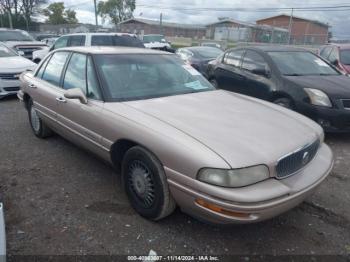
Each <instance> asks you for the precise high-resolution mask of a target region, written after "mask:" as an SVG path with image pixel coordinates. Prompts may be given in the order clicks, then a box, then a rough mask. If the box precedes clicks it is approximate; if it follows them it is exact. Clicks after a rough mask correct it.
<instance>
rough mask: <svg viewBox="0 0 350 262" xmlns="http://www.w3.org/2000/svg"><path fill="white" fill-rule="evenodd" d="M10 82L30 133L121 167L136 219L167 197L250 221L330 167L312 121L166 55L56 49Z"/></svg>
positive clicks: (162, 209)
mask: <svg viewBox="0 0 350 262" xmlns="http://www.w3.org/2000/svg"><path fill="white" fill-rule="evenodd" d="M97 76H98V77H97ZM21 81H22V85H21V91H20V93H19V94H18V97H19V99H20V100H21V101H23V102H24V105H25V108H26V109H27V110H28V116H29V122H30V124H31V128H32V130H33V132H34V134H35V135H36V136H38V137H40V138H44V137H47V136H49V135H50V134H51V132H52V131H54V132H57V133H59V134H61V135H62V136H64V137H66V138H67V139H69V140H71V141H73V142H75V143H77V144H79V145H80V146H82V147H84V148H86V149H88V150H90V151H92V152H94V153H96V154H97V155H99V156H100V157H101V158H102V159H104V160H106V161H108V162H110V163H111V164H113V165H114V166H115V167H116V168H117V169H121V174H122V181H123V182H122V184H123V187H124V188H125V190H126V193H127V195H128V198H129V200H130V202H131V205H132V206H133V207H134V209H135V210H136V211H137V212H138V213H139V214H140V215H141V216H143V217H146V218H148V219H152V220H158V219H161V218H163V217H165V216H167V215H169V214H170V213H172V211H173V210H174V208H175V205H178V206H180V207H181V209H182V210H184V211H185V212H187V213H189V214H192V215H194V216H196V217H200V218H202V219H205V220H208V221H211V222H216V223H249V222H257V221H261V220H264V219H268V218H271V217H274V216H276V215H278V214H280V213H282V212H285V211H287V210H289V209H291V208H292V207H294V206H296V205H298V204H299V203H300V202H302V201H303V200H304V199H305V198H306V197H307V196H309V195H310V194H311V193H312V192H313V191H314V190H315V189H316V187H317V186H318V185H319V184H320V183H321V182H322V181H323V180H324V179H325V178H326V177H327V175H328V174H329V172H330V171H331V169H332V164H333V157H332V152H331V150H330V149H329V147H328V146H327V145H326V144H324V142H323V140H324V134H323V130H322V128H321V127H320V126H319V125H317V124H316V123H315V122H313V121H311V120H309V119H307V118H305V117H304V116H302V115H300V114H297V113H295V112H293V111H291V110H288V109H285V108H283V107H280V106H276V105H273V104H270V103H267V102H264V101H262V100H258V99H254V98H249V97H245V96H241V95H238V94H234V93H230V92H227V91H224V90H215V89H214V87H213V86H212V85H211V84H210V83H209V82H208V81H207V80H206V79H205V78H204V77H203V76H201V75H200V74H199V73H198V72H197V71H196V70H195V69H193V68H192V67H191V66H189V65H186V64H185V63H183V62H182V61H181V59H179V58H178V57H177V56H176V55H174V54H170V53H166V52H161V51H156V50H147V49H137V48H113V47H95V48H92V47H89V48H86V47H75V48H66V49H59V50H57V51H54V52H52V53H51V54H50V55H49V56H48V57H47V58H46V59H45V60H44V61H43V62H42V63H41V64H40V66H39V68H38V69H37V70H36V72H34V73H26V74H22V75H21Z"/></svg>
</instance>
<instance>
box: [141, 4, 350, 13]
mask: <svg viewBox="0 0 350 262" xmlns="http://www.w3.org/2000/svg"><path fill="white" fill-rule="evenodd" d="M137 7H143V8H152V9H155V8H158V9H168V10H176V11H199V12H202V11H203V12H205V11H217V12H229V11H236V12H274V11H291V10H292V9H294V10H296V11H309V12H311V11H326V12H328V11H348V10H349V9H350V5H338V6H309V7H270V8H238V7H237V8H232V7H224V8H222V7H221V8H218V7H176V6H169V5H168V6H167V5H149V4H138V5H137Z"/></svg>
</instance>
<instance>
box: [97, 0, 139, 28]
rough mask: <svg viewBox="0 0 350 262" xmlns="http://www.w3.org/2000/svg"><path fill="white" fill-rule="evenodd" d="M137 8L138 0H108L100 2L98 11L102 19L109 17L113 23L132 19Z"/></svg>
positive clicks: (116, 23)
mask: <svg viewBox="0 0 350 262" xmlns="http://www.w3.org/2000/svg"><path fill="white" fill-rule="evenodd" d="M135 8H136V0H107V1H105V2H102V1H101V2H99V3H98V7H97V13H98V14H99V15H101V17H102V19H103V20H105V19H107V18H109V19H110V20H111V21H112V22H113V24H115V25H118V23H120V22H122V21H124V20H127V19H130V18H132V17H133V12H134V10H135Z"/></svg>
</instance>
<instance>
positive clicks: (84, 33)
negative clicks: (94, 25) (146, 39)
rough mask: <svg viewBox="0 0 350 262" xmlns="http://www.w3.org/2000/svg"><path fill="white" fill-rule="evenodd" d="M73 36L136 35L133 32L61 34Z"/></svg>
mask: <svg viewBox="0 0 350 262" xmlns="http://www.w3.org/2000/svg"><path fill="white" fill-rule="evenodd" d="M72 35H73V36H74V35H85V36H87V35H117V36H134V37H136V35H135V34H128V33H75V34H67V35H63V36H72Z"/></svg>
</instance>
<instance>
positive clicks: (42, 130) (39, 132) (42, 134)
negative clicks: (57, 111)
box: [28, 99, 52, 138]
mask: <svg viewBox="0 0 350 262" xmlns="http://www.w3.org/2000/svg"><path fill="white" fill-rule="evenodd" d="M28 117H29V123H30V126H31V128H32V130H33V133H34V135H35V136H37V137H39V138H46V137H49V136H51V135H52V131H51V129H50V128H49V127H48V126H47V125H46V124H45V123H44V122H43V121H42V120H41V118H40V117H39V115H38V112H37V111H36V109H35V108H34V106H33V100H32V99H30V100H29V102H28Z"/></svg>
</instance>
